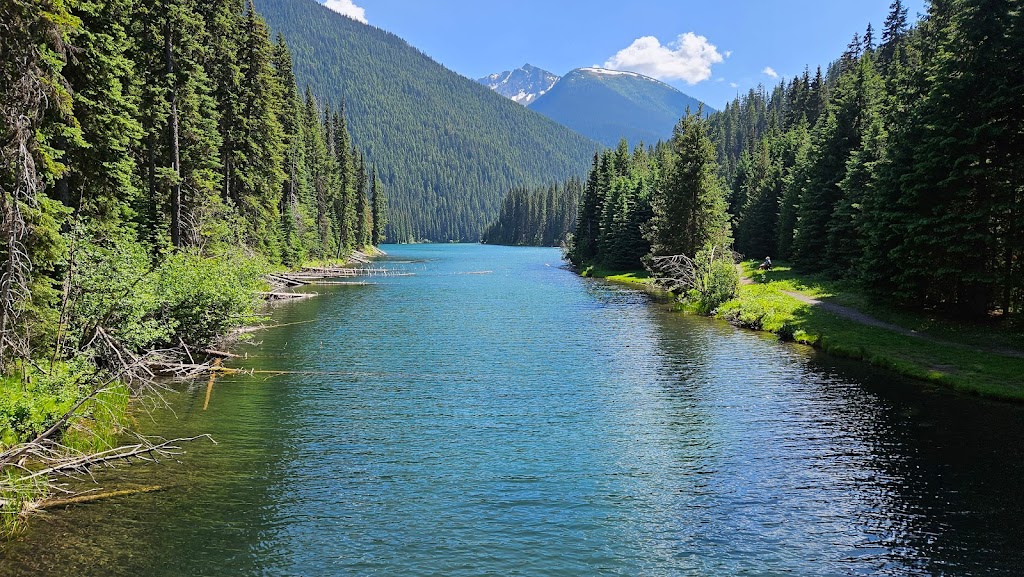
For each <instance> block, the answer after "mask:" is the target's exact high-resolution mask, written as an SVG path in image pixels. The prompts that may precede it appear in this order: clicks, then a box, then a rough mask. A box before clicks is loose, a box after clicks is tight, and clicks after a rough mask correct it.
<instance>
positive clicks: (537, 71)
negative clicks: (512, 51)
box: [477, 64, 558, 106]
mask: <svg viewBox="0 0 1024 577" xmlns="http://www.w3.org/2000/svg"><path fill="white" fill-rule="evenodd" d="M477 82H479V83H480V84H483V85H484V86H486V87H487V88H490V89H491V90H493V91H495V92H497V93H498V94H500V95H502V96H504V97H505V98H511V99H512V100H514V101H516V102H518V103H519V104H522V105H524V106H529V105H530V103H531V102H533V101H534V100H536V99H537V98H539V97H541V96H544V94H545V93H546V92H547V91H548V90H551V87H552V86H554V85H555V83H556V82H558V76H557V75H555V74H552V73H550V72H548V71H547V70H543V69H541V68H537V67H536V66H531V65H529V64H524V65H523V67H522V68H516V69H515V70H506V71H505V72H501V73H498V74H491V75H490V76H485V77H483V78H480V79H479V80H477Z"/></svg>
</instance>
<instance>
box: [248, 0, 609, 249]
mask: <svg viewBox="0 0 1024 577" xmlns="http://www.w3.org/2000/svg"><path fill="white" fill-rule="evenodd" d="M256 5H257V8H258V9H259V10H260V12H261V13H262V14H263V16H264V18H265V19H266V21H267V23H268V24H269V25H270V27H271V28H272V30H273V31H274V32H275V33H281V34H283V35H284V37H285V39H286V41H287V42H288V45H289V46H290V47H291V50H292V53H293V56H294V61H295V71H296V77H297V79H298V81H299V84H300V86H303V87H309V88H310V89H311V90H312V92H313V93H314V94H316V95H319V96H320V97H322V98H326V99H328V100H330V101H332V102H334V103H335V105H337V104H338V103H340V102H341V101H342V99H344V104H345V110H346V114H347V117H348V119H349V128H350V130H351V132H352V136H353V140H354V141H355V143H356V145H357V146H358V147H359V148H360V149H362V150H364V151H365V153H366V156H367V161H368V162H369V163H370V164H372V165H376V167H377V169H378V171H379V176H380V177H381V180H382V181H383V183H384V185H385V188H386V190H387V193H388V197H389V202H390V203H391V206H390V208H391V217H392V220H391V228H390V231H389V239H390V240H397V241H415V240H427V239H429V240H436V241H450V240H467V241H476V240H478V238H479V234H480V232H481V231H482V230H483V228H484V227H485V226H486V225H487V224H489V222H490V221H491V220H492V219H493V218H494V216H495V215H496V214H497V212H498V209H499V207H500V203H501V201H502V198H503V197H504V195H505V193H507V192H508V190H511V189H512V188H513V187H517V186H524V185H528V186H534V185H544V184H549V183H550V182H553V181H559V180H564V179H566V178H569V177H571V176H581V175H582V174H584V173H585V172H586V170H587V168H588V167H589V165H590V163H591V161H592V159H593V154H594V151H595V150H597V149H598V148H599V146H600V145H599V144H598V143H596V142H595V141H593V140H590V139H588V138H586V137H584V136H582V135H580V134H578V133H576V132H573V131H572V130H571V129H568V128H566V127H564V126H563V125H560V124H558V123H556V122H555V121H552V120H550V119H548V118H546V117H544V116H543V115H540V114H537V113H535V112H533V111H531V110H529V109H527V108H526V107H524V106H521V105H519V104H516V103H515V102H512V101H510V100H508V99H506V98H505V97H503V96H501V95H499V94H496V93H495V92H493V91H492V90H490V89H489V88H487V87H486V86H483V85H480V84H479V83H477V82H476V81H474V80H471V79H469V78H465V77H464V76H461V75H459V74H457V73H455V72H453V71H451V70H449V69H447V68H445V67H444V66H442V65H441V64H440V63H438V62H436V61H434V60H433V59H431V58H430V57H428V56H427V55H426V54H424V53H423V52H422V51H421V50H419V49H417V48H415V47H413V46H412V45H410V44H409V43H408V42H406V41H405V40H403V39H401V38H400V37H398V36H397V35H394V34H392V33H390V32H387V31H384V30H382V29H380V28H377V27H374V26H370V25H367V24H362V23H360V22H357V21H355V20H352V19H350V18H346V17H344V16H342V15H340V14H337V13H336V12H333V11H331V10H330V9H328V8H326V7H324V6H323V5H321V4H320V3H318V2H317V1H316V0H256Z"/></svg>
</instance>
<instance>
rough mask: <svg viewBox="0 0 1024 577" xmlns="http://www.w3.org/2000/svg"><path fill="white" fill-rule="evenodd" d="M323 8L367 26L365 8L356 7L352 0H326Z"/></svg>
mask: <svg viewBox="0 0 1024 577" xmlns="http://www.w3.org/2000/svg"><path fill="white" fill-rule="evenodd" d="M324 6H326V7H328V8H330V9H331V10H334V11H335V12H337V13H338V14H341V15H342V16H348V17H349V18H351V19H353V20H358V21H359V22H362V23H363V24H367V22H366V8H360V7H359V6H356V3H355V2H353V1H352V0H327V1H326V2H324Z"/></svg>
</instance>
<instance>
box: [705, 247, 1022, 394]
mask: <svg viewBox="0 0 1024 577" xmlns="http://www.w3.org/2000/svg"><path fill="white" fill-rule="evenodd" d="M743 266H744V273H745V274H746V275H747V276H749V277H750V278H752V279H753V280H754V281H755V284H748V285H744V286H741V287H740V292H739V296H738V297H737V298H736V299H733V300H732V301H729V302H727V303H725V304H724V305H722V306H721V307H720V308H719V309H718V311H717V315H718V316H719V317H720V318H724V319H726V320H728V321H730V322H732V323H733V324H736V325H738V326H743V327H747V328H752V329H756V330H764V331H769V332H772V333H775V334H778V335H779V336H780V337H782V338H784V339H786V340H793V341H796V342H799V343H804V344H808V345H812V346H815V347H817V348H820V349H821V350H824V351H826V352H828V353H830V354H834V355H837V356H843V357H849V358H854V359H860V360H864V361H866V362H868V363H870V364H872V365H875V366H879V367H884V368H887V369H890V370H893V371H895V372H898V373H900V374H903V375H907V376H910V377H913V378H917V379H922V380H926V381H930V382H934V383H939V384H942V385H945V386H949V387H952V388H954V389H957V390H960V391H964V392H968V393H972V394H977V395H982V396H987V397H993V398H1000V399H1007V400H1018V401H1024V359H1020V358H1015V357H1011V356H1005V355H1001V354H996V353H995V352H991V351H985V350H977V349H975V348H974V347H978V346H984V345H986V344H990V343H993V342H995V343H999V344H1003V345H1005V344H1012V342H1013V340H1012V338H1011V337H1010V335H1007V334H1005V333H1006V331H1002V330H999V329H988V330H986V327H984V326H972V327H970V330H969V331H963V332H960V331H954V330H952V329H951V328H950V327H952V326H955V323H952V322H951V321H936V320H932V319H929V318H928V317H927V316H925V315H915V314H913V313H908V312H904V311H898V312H892V311H890V310H889V309H887V308H885V307H883V306H881V305H878V304H869V303H870V299H868V297H867V296H865V295H863V294H860V293H858V292H856V291H855V290H854V289H852V288H850V287H848V286H843V285H842V284H841V283H835V282H829V281H827V280H823V279H819V278H816V277H814V276H801V275H799V274H797V273H795V272H793V271H792V270H791V269H790V268H789V267H786V266H778V267H776V268H775V270H773V271H770V272H764V271H757V270H756V269H757V263H750V262H747V263H744V265H743ZM786 291H789V292H798V293H801V294H803V295H806V296H810V297H813V298H816V299H821V300H827V301H828V302H834V303H836V304H841V305H844V306H849V307H851V308H855V309H857V310H859V311H862V312H865V313H867V314H870V315H872V316H875V317H876V318H878V319H880V320H883V321H886V322H889V323H892V324H897V325H899V326H903V327H906V328H911V329H913V330H920V328H923V327H930V328H931V329H932V330H920V332H922V333H923V334H926V335H928V336H930V337H933V338H936V339H942V340H944V341H949V342H951V343H954V344H952V345H947V344H943V343H938V342H932V341H929V340H924V339H918V338H914V337H909V336H906V335H902V334H899V333H896V332H893V331H889V330H886V329H882V328H876V327H871V326H866V325H862V324H860V323H857V322H855V321H852V320H849V319H846V318H844V317H840V316H837V315H835V314H832V313H830V312H828V311H825V310H823V309H821V308H818V307H815V306H812V305H809V304H806V303H803V302H801V301H799V300H797V299H796V298H794V297H793V296H790V295H787V294H785V292H786ZM964 333H966V336H963V335H964Z"/></svg>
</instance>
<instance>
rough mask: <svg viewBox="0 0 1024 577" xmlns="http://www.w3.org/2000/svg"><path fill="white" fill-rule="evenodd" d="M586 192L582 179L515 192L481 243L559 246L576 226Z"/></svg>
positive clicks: (503, 203)
mask: <svg viewBox="0 0 1024 577" xmlns="http://www.w3.org/2000/svg"><path fill="white" fill-rule="evenodd" d="M582 188H583V185H582V183H581V182H580V180H579V179H576V178H571V179H569V180H567V181H566V182H565V183H563V184H561V185H558V184H552V185H551V186H548V187H546V188H535V189H529V188H515V189H513V190H511V191H509V193H508V194H507V195H506V196H505V200H504V201H502V203H501V210H500V213H499V215H498V218H497V219H496V220H495V221H494V222H493V223H492V224H491V225H490V226H489V227H487V229H486V230H484V233H483V235H482V236H481V240H480V242H482V243H484V244H504V245H512V246H559V245H562V244H564V243H565V242H566V241H567V240H568V238H569V234H570V233H571V232H572V230H573V226H574V224H575V222H576V208H577V203H578V202H579V198H580V192H581V190H582Z"/></svg>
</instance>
